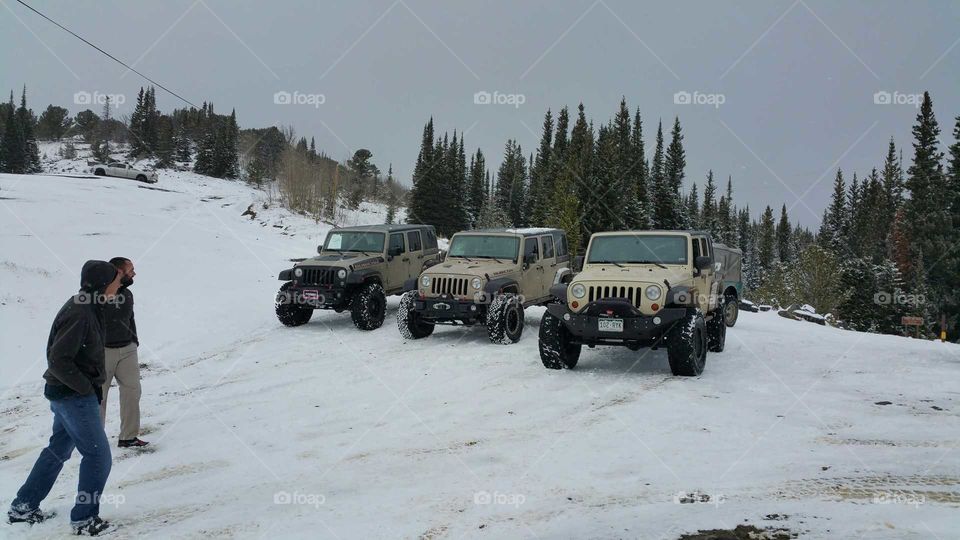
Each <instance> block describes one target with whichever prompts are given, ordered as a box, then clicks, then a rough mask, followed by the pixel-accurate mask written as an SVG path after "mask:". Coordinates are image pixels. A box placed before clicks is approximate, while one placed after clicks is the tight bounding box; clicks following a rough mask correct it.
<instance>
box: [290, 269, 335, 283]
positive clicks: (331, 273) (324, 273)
mask: <svg viewBox="0 0 960 540" xmlns="http://www.w3.org/2000/svg"><path fill="white" fill-rule="evenodd" d="M336 274H337V269H336V268H304V269H303V276H301V277H300V280H299V281H300V283H302V284H304V285H333V278H334V277H335V276H336Z"/></svg>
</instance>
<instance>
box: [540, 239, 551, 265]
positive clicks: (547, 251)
mask: <svg viewBox="0 0 960 540" xmlns="http://www.w3.org/2000/svg"><path fill="white" fill-rule="evenodd" d="M541 239H543V258H544V259H552V258H553V237H552V236H542V237H541Z"/></svg>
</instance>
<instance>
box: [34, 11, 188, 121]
mask: <svg viewBox="0 0 960 540" xmlns="http://www.w3.org/2000/svg"><path fill="white" fill-rule="evenodd" d="M17 2H18V3H20V4H22V5H23V6H24V7H25V8H27V9H29V10H30V11H32V12H34V13H36V14H37V15H39V16H41V17H43V18H44V19H46V20H48V21H50V22H52V23H53V24H55V25H57V26H59V27H60V28H62V29H63V30H65V31H67V32H69V33H70V34H71V35H73V37H75V38H77V39H79V40H80V41H82V42H84V43H86V44H87V45H89V46H91V47H93V48H94V49H96V50H98V51H100V52H101V53H103V54H105V55H106V56H107V57H108V58H110V59H111V60H113V61H114V62H116V63H118V64H120V65H121V66H123V67H125V68H127V69H129V70H130V71H132V72H134V73H136V74H137V75H139V76H141V77H143V78H144V79H146V80H148V81H150V82H151V83H153V84H154V85H156V86H159V87H160V88H162V89H163V90H165V91H166V92H167V93H168V94H170V95H171V96H174V97H175V98H177V99H179V100H180V101H183V102H184V103H186V104H187V105H190V106H191V107H196V105H194V104H193V103H191V102H190V101H189V100H187V99H186V98H184V97H183V96H181V95H180V94H178V93H176V92H174V91H173V90H170V89H169V88H167V87H166V86H164V85H162V84H160V83H158V82H157V81H155V80H153V79H151V78H150V77H147V76H146V75H144V74H143V73H140V72H139V71H137V70H136V69H133V68H132V67H130V66H128V65H127V64H126V63H125V62H123V61H122V60H120V59H118V58H117V57H116V56H114V55H112V54H110V53H108V52H107V51H105V50H103V49H101V48H100V47H97V46H96V45H94V44H93V43H90V42H89V41H87V40H86V39H84V38H83V37H81V36H79V35H77V34H76V33H75V32H74V31H73V30H70V29H69V28H67V27H66V26H63V25H62V24H60V23H58V22H57V21H55V20H53V19H51V18H50V17H47V16H46V15H44V14H43V13H40V12H39V11H37V10H36V9H34V8H33V6H31V5H29V4H27V3H26V2H24V1H23V0H17Z"/></svg>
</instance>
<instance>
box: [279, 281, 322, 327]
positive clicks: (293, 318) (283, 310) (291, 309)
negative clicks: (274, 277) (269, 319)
mask: <svg viewBox="0 0 960 540" xmlns="http://www.w3.org/2000/svg"><path fill="white" fill-rule="evenodd" d="M290 285H291V284H290V283H284V284H283V285H281V286H280V291H279V292H278V293H277V300H276V303H275V308H276V312H277V319H279V320H280V322H281V323H283V325H284V326H300V325H303V324H307V322H309V321H310V317H312V316H313V308H312V307H310V306H304V305H301V304H298V303H297V301H296V299H295V298H294V296H293V294H292V293H290V291H289V290H288V289H290Z"/></svg>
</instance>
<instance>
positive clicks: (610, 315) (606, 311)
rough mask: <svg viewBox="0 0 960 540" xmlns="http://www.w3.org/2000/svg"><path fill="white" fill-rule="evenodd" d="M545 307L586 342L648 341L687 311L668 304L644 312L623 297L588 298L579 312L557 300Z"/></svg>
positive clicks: (574, 334) (656, 338)
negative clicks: (652, 311) (656, 309)
mask: <svg viewBox="0 0 960 540" xmlns="http://www.w3.org/2000/svg"><path fill="white" fill-rule="evenodd" d="M547 310H548V311H549V312H550V314H551V315H553V316H554V317H556V318H558V319H560V320H561V321H563V325H564V326H565V327H566V329H567V330H568V331H569V332H570V334H571V335H572V336H573V338H574V340H575V341H576V342H579V343H584V344H588V345H590V344H599V343H603V344H610V345H617V344H621V345H627V344H630V343H639V344H642V345H651V344H653V343H654V342H656V341H657V340H658V339H660V338H661V337H662V336H663V335H664V334H665V333H666V332H667V331H668V330H669V329H670V328H671V327H672V326H673V324H674V323H675V322H677V321H678V320H680V319H682V318H683V317H684V316H686V314H687V309H686V308H683V307H671V308H663V309H661V310H659V311H657V313H656V314H655V315H645V314H643V313H642V312H640V310H638V309H637V308H636V307H634V306H633V305H632V304H630V302H628V301H626V300H611V299H605V300H598V301H594V302H590V303H589V304H587V305H586V306H585V307H584V308H583V310H582V311H580V312H579V313H573V312H571V311H570V310H569V309H568V308H567V305H566V304H559V303H555V304H550V305H548V306H547ZM601 326H603V327H604V329H602V330H601V329H600V327H601Z"/></svg>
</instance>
